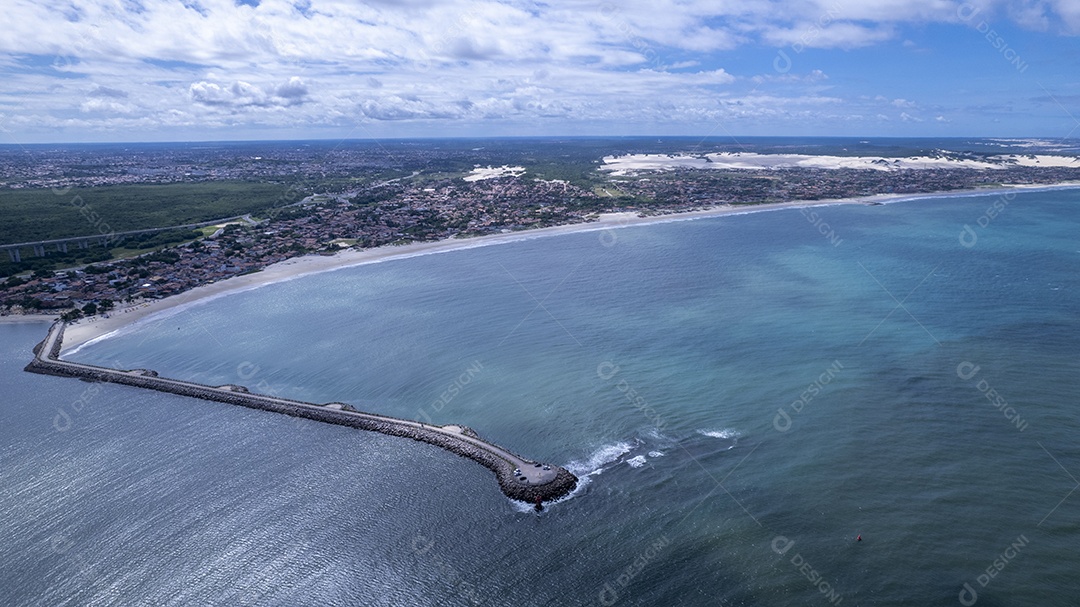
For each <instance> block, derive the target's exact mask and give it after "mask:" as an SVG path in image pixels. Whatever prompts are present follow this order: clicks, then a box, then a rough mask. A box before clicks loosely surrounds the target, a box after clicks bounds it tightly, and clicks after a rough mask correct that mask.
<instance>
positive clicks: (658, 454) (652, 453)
mask: <svg viewBox="0 0 1080 607" xmlns="http://www.w3.org/2000/svg"><path fill="white" fill-rule="evenodd" d="M649 457H664V452H663V451H649Z"/></svg>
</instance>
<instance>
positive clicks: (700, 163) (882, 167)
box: [600, 152, 1080, 175]
mask: <svg viewBox="0 0 1080 607" xmlns="http://www.w3.org/2000/svg"><path fill="white" fill-rule="evenodd" d="M1010 166H1038V167H1078V166H1080V159H1077V158H1076V157H1075V156H1050V155H1018V154H1010V155H1002V156H992V157H990V159H988V160H973V159H969V158H947V157H930V156H907V157H903V158H884V157H881V156H817V155H807V154H758V153H755V152H721V153H714V154H704V155H701V156H688V155H667V154H630V155H627V156H605V157H604V164H603V165H602V166H601V167H600V169H601V170H604V171H611V174H612V175H628V174H631V173H634V172H636V171H664V170H671V169H676V168H692V169H749V170H764V169H786V168H815V169H874V170H878V171H891V170H897V169H961V168H964V169H984V170H1000V169H1006V168H1008V167H1010Z"/></svg>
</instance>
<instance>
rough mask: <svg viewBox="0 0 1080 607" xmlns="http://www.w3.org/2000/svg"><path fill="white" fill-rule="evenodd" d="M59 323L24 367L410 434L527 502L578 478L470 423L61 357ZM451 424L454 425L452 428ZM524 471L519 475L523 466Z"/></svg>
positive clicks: (551, 496) (569, 486)
mask: <svg viewBox="0 0 1080 607" xmlns="http://www.w3.org/2000/svg"><path fill="white" fill-rule="evenodd" d="M63 333H64V325H63V323H56V324H54V325H53V326H52V327H51V328H50V329H49V334H48V336H47V337H46V338H45V340H44V341H42V342H41V343H40V344H38V345H37V346H36V347H35V348H34V359H33V360H32V361H31V362H30V363H29V364H28V365H27V366H26V368H25V370H26V371H29V372H32V373H41V374H44V375H54V376H59V377H76V378H79V379H83V380H88V381H95V382H110V383H115V384H123V385H126V386H133V387H136V388H144V389H147V390H157V391H158V392H167V393H170V394H178V395H181V396H190V397H192V398H201V399H203V400H211V401H216V402H220V403H227V404H230V405H239V406H242V407H248V408H252V409H261V410H263V411H272V412H274V413H281V414H284V415H290V416H293V417H302V418H305V419H311V420H315V421H320V422H324V423H328V424H336V425H339V426H349V427H351V428H358V429H360V430H367V431H370V432H379V433H381V434H387V435H390V436H400V437H404V438H410V439H412V440H415V441H419V442H422V443H427V444H430V445H435V446H437V447H441V448H443V449H446V450H447V451H450V452H452V453H456V454H457V455H460V456H462V457H466V458H469V459H471V460H473V461H475V462H477V463H479V464H481V465H482V466H484V467H486V468H488V469H489V470H491V471H492V472H493V473H495V477H496V478H497V479H498V481H499V488H500V489H501V490H502V492H503V493H504V494H505V495H506V496H507V497H509V498H511V499H514V500H520V501H524V502H529V503H537V502H545V501H552V500H555V499H558V498H560V497H563V496H565V495H567V494H569V493H570V492H571V491H573V490H574V488H575V487H576V486H577V480H578V479H577V477H576V476H574V475H573V474H571V473H570V472H569V471H568V470H566V469H564V468H561V467H559V466H555V465H550V464H548V465H545V464H541V463H539V462H534V461H532V460H527V459H525V458H522V457H520V456H517V455H514V454H512V453H510V452H508V451H506V450H505V449H503V448H501V447H498V446H497V445H493V444H491V443H488V442H486V441H483V440H482V439H480V438H479V437H478V436H477V435H476V432H475V431H473V430H472V429H471V428H468V427H457V426H454V427H450V426H430V425H425V424H421V423H419V422H413V421H409V420H403V419H398V418H394V417H389V416H383V415H375V414H370V413H362V412H359V411H354V410H349V409H351V408H349V409H346V408H343V407H340V406H338V407H332V406H328V405H317V404H313V403H306V402H302V401H296V400H291V399H286V398H279V397H272V396H265V395H261V394H253V393H250V392H248V391H247V389H246V388H244V387H242V386H232V385H230V386H208V385H203V384H198V383H194V382H187V381H179V380H174V379H168V378H164V377H159V376H158V375H157V373H156V372H154V371H151V370H147V369H136V370H131V371H122V370H117V369H107V368H104V367H97V366H94V365H86V364H82V363H73V362H69V361H65V360H61V359H60V357H59V355H60V350H61V348H62V347H63ZM450 428H454V430H451V429H450ZM523 468H524V469H526V470H528V472H526V473H522V472H521V471H522V469H523Z"/></svg>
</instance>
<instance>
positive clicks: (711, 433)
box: [697, 428, 742, 440]
mask: <svg viewBox="0 0 1080 607" xmlns="http://www.w3.org/2000/svg"><path fill="white" fill-rule="evenodd" d="M697 433H698V434H700V435H702V436H708V437H710V438H723V439H727V440H731V439H736V438H740V437H741V436H742V432H739V431H738V430H735V429H734V428H724V429H723V430H698V431H697Z"/></svg>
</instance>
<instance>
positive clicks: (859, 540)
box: [855, 533, 862, 542]
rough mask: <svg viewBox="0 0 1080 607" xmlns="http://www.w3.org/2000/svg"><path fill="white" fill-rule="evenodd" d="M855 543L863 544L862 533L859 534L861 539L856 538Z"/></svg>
mask: <svg viewBox="0 0 1080 607" xmlns="http://www.w3.org/2000/svg"><path fill="white" fill-rule="evenodd" d="M855 541H856V542H861V541H862V534H861V533H860V534H859V537H857V538H855Z"/></svg>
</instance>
